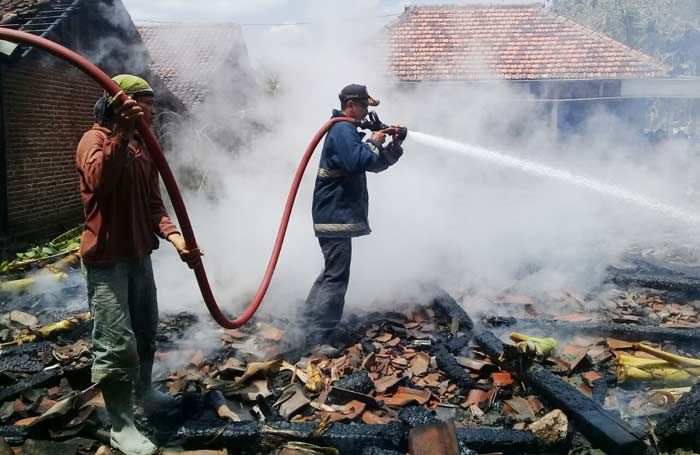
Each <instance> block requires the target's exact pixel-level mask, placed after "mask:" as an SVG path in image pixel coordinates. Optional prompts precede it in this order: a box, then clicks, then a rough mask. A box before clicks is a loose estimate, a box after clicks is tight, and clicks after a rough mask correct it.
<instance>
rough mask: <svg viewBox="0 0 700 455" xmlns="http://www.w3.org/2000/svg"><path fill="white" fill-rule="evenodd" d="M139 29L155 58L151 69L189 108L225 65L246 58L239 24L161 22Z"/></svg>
mask: <svg viewBox="0 0 700 455" xmlns="http://www.w3.org/2000/svg"><path fill="white" fill-rule="evenodd" d="M138 29H139V33H141V37H142V39H143V42H144V43H145V44H146V48H147V49H148V53H149V54H150V56H151V58H152V59H153V64H152V66H151V68H152V69H153V70H154V71H155V72H156V74H158V76H159V77H160V78H161V79H163V81H164V82H165V85H166V86H167V87H168V89H170V91H171V92H172V93H173V94H174V95H175V96H176V97H177V98H179V99H180V101H182V102H183V104H184V105H185V106H186V107H187V108H188V109H190V108H191V107H192V106H194V105H196V104H198V103H200V102H201V101H202V100H203V99H204V97H205V96H206V93H207V87H208V86H209V85H210V84H211V83H212V80H213V78H214V76H215V75H216V73H217V72H220V71H221V70H222V67H223V66H224V65H229V66H233V64H235V63H236V61H239V60H240V59H247V51H246V47H245V41H244V40H243V34H242V33H241V28H240V26H238V25H236V24H158V25H148V26H145V25H139V26H138Z"/></svg>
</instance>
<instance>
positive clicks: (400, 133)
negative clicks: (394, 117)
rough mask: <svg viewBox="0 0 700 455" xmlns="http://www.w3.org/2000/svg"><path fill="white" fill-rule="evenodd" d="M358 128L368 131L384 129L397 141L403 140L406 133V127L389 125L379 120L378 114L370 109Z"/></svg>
mask: <svg viewBox="0 0 700 455" xmlns="http://www.w3.org/2000/svg"><path fill="white" fill-rule="evenodd" d="M360 128H362V129H363V130H370V131H385V132H386V133H387V134H391V135H392V136H394V137H395V138H396V139H397V140H398V141H399V142H403V141H404V140H405V139H406V136H407V135H408V128H406V127H405V126H389V125H387V124H386V123H384V122H382V121H381V120H379V115H377V113H376V112H375V111H370V112H369V113H368V114H367V117H366V118H365V119H364V120H363V121H362V122H361V123H360Z"/></svg>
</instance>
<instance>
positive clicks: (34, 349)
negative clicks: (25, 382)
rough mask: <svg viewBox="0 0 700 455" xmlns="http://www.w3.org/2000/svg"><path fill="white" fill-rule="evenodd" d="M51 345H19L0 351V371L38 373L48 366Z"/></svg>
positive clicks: (41, 343) (45, 342) (47, 343)
mask: <svg viewBox="0 0 700 455" xmlns="http://www.w3.org/2000/svg"><path fill="white" fill-rule="evenodd" d="M51 349H52V346H51V343H49V342H48V341H42V342H39V343H31V344H21V345H19V346H12V347H9V348H6V349H3V350H1V351H0V371H14V372H21V373H38V372H40V371H41V370H43V369H44V368H45V367H46V365H48V363H49V362H48V359H49V358H50V357H51Z"/></svg>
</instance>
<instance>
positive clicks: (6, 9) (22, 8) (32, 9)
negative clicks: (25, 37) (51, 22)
mask: <svg viewBox="0 0 700 455" xmlns="http://www.w3.org/2000/svg"><path fill="white" fill-rule="evenodd" d="M50 3H51V1H50V0H0V24H4V23H8V22H13V21H15V20H18V19H19V20H21V19H27V18H31V17H33V16H34V15H36V13H38V12H39V11H40V10H41V9H43V8H45V7H46V6H48V5H49V4H50Z"/></svg>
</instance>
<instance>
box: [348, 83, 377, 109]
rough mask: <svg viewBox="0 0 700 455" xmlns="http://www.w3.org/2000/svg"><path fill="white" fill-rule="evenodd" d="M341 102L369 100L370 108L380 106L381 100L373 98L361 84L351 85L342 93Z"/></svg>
mask: <svg viewBox="0 0 700 455" xmlns="http://www.w3.org/2000/svg"><path fill="white" fill-rule="evenodd" d="M338 98H340V102H341V103H344V102H345V101H348V100H361V99H362V100H367V104H369V105H370V106H379V100H377V99H374V98H372V97H371V96H369V93H367V87H366V86H364V85H359V84H350V85H348V86H346V87H343V89H342V90H341V91H340V95H338Z"/></svg>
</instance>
